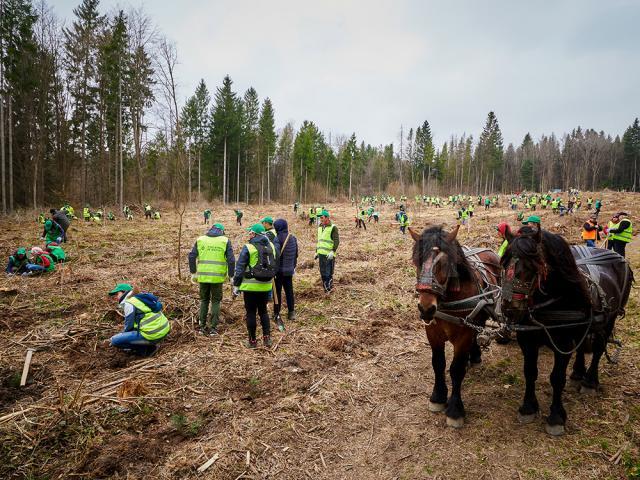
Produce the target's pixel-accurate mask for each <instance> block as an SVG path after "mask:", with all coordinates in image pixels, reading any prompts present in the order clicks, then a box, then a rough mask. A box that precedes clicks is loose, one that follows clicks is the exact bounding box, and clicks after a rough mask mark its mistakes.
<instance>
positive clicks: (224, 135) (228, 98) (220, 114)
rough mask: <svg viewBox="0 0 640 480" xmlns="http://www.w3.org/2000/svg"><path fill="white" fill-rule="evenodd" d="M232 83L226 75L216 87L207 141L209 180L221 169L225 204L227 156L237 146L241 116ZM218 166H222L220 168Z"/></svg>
mask: <svg viewBox="0 0 640 480" xmlns="http://www.w3.org/2000/svg"><path fill="white" fill-rule="evenodd" d="M232 85H233V81H232V80H231V78H230V77H229V75H227V76H225V77H224V79H223V81H222V86H221V87H218V88H217V89H216V95H215V99H214V102H215V103H214V106H213V111H212V121H211V134H210V142H209V146H210V149H211V158H210V167H211V170H210V175H211V181H212V184H213V181H214V180H215V175H214V171H220V170H222V175H221V177H222V178H220V179H219V181H220V182H221V185H222V188H221V193H222V202H223V204H225V205H226V203H227V201H228V197H229V195H228V186H229V174H228V170H229V169H228V164H229V163H230V162H229V158H233V153H234V152H233V149H234V148H235V149H237V148H238V143H239V142H238V136H239V135H240V134H241V132H242V128H241V127H242V125H241V118H239V116H238V113H239V112H238V101H237V100H238V99H237V95H236V93H235V92H234V91H233V90H232V88H231V87H232ZM216 166H218V169H216V168H215V167H216ZM219 167H222V168H221V169H220V168H219Z"/></svg>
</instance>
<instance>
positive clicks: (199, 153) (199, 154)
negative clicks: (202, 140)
mask: <svg viewBox="0 0 640 480" xmlns="http://www.w3.org/2000/svg"><path fill="white" fill-rule="evenodd" d="M201 157H202V148H201V147H198V202H200V178H201V177H200V159H201Z"/></svg>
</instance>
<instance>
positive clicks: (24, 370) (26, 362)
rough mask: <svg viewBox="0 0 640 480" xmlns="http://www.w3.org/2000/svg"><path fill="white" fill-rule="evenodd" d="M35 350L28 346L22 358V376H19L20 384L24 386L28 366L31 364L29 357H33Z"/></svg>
mask: <svg viewBox="0 0 640 480" xmlns="http://www.w3.org/2000/svg"><path fill="white" fill-rule="evenodd" d="M33 352H35V350H34V349H33V348H30V349H28V350H27V356H26V357H25V359H24V367H22V378H20V386H21V387H24V386H25V385H26V384H27V376H28V375H29V367H30V366H31V357H33Z"/></svg>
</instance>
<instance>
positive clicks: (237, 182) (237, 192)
mask: <svg viewBox="0 0 640 480" xmlns="http://www.w3.org/2000/svg"><path fill="white" fill-rule="evenodd" d="M236 203H240V149H239V148H238V173H237V174H236Z"/></svg>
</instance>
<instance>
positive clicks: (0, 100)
mask: <svg viewBox="0 0 640 480" xmlns="http://www.w3.org/2000/svg"><path fill="white" fill-rule="evenodd" d="M0 52H1V50H0ZM1 65H2V62H1V61H0V79H2V67H1ZM2 83H4V82H0V152H1V153H0V157H1V162H2V213H3V214H4V215H6V214H7V190H6V180H5V173H4V170H5V162H6V160H5V157H4V93H3V89H2Z"/></svg>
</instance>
